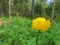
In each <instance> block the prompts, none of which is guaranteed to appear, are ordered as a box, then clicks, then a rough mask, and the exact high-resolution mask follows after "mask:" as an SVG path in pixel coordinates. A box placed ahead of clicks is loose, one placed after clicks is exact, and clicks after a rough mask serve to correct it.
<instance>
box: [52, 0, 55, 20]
mask: <svg viewBox="0 0 60 45" xmlns="http://www.w3.org/2000/svg"><path fill="white" fill-rule="evenodd" d="M53 1H54V2H53V7H52V15H51V20H53V18H54V11H55V0H53Z"/></svg>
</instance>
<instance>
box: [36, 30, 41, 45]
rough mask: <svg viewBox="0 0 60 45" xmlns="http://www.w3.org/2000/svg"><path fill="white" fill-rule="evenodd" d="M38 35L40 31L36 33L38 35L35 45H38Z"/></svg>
mask: <svg viewBox="0 0 60 45" xmlns="http://www.w3.org/2000/svg"><path fill="white" fill-rule="evenodd" d="M39 33H40V30H39V31H38V34H37V38H36V45H38V39H39Z"/></svg>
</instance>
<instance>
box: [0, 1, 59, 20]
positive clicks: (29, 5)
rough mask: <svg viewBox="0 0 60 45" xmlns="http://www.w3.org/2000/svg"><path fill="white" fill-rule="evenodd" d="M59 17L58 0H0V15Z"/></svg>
mask: <svg viewBox="0 0 60 45" xmlns="http://www.w3.org/2000/svg"><path fill="white" fill-rule="evenodd" d="M16 15H19V16H27V17H37V16H44V17H50V18H51V19H57V18H58V19H59V17H60V1H59V0H0V16H5V17H9V16H16Z"/></svg>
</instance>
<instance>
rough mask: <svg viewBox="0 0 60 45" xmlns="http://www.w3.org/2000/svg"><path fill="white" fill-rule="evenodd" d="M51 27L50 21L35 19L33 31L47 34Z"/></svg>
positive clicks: (40, 18)
mask: <svg viewBox="0 0 60 45" xmlns="http://www.w3.org/2000/svg"><path fill="white" fill-rule="evenodd" d="M49 27H50V20H46V19H45V18H42V17H39V18H36V19H33V21H32V28H33V29H36V30H41V31H43V32H46V31H47V30H48V28H49Z"/></svg>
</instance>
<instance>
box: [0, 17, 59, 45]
mask: <svg viewBox="0 0 60 45" xmlns="http://www.w3.org/2000/svg"><path fill="white" fill-rule="evenodd" d="M2 20H3V21H4V22H3V24H0V45H35V43H36V36H37V32H38V31H37V30H34V29H32V26H31V24H32V20H31V19H29V18H26V17H12V18H10V19H9V18H3V17H2ZM40 44H41V45H49V44H53V45H60V24H58V23H55V22H53V23H52V24H51V27H50V29H49V30H48V31H47V32H45V33H44V32H42V33H41V34H40V36H39V45H40Z"/></svg>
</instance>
